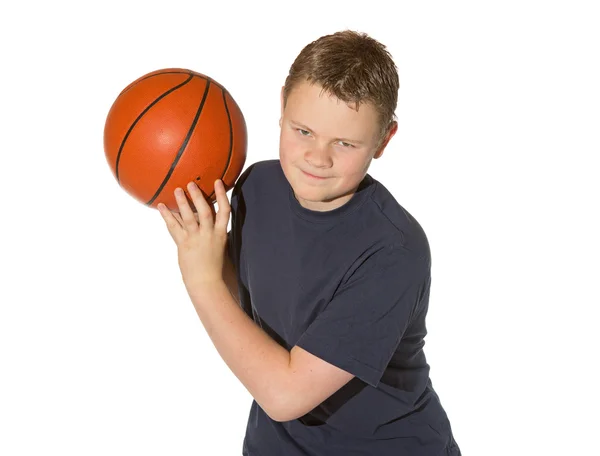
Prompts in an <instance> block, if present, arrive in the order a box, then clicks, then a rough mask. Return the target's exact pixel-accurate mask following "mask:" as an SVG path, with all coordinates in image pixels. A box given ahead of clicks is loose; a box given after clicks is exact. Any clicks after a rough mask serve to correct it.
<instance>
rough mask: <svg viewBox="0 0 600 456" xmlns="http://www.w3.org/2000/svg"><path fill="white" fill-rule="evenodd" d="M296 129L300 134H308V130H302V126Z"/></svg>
mask: <svg viewBox="0 0 600 456" xmlns="http://www.w3.org/2000/svg"><path fill="white" fill-rule="evenodd" d="M296 131H297V132H298V133H300V136H310V131H308V130H303V129H302V128H296Z"/></svg>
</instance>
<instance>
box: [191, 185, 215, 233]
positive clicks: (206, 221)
mask: <svg viewBox="0 0 600 456" xmlns="http://www.w3.org/2000/svg"><path fill="white" fill-rule="evenodd" d="M188 191H189V192H190V196H191V197H192V201H193V202H194V206H196V211H197V212H198V222H199V223H200V225H201V226H202V225H205V226H212V225H213V211H212V210H211V207H210V205H209V204H208V202H207V201H206V197H205V196H204V193H202V191H201V190H200V189H199V188H198V186H197V185H196V183H195V182H190V183H189V184H188Z"/></svg>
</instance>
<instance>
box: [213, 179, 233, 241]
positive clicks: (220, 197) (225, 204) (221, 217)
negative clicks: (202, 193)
mask: <svg viewBox="0 0 600 456" xmlns="http://www.w3.org/2000/svg"><path fill="white" fill-rule="evenodd" d="M215 194H216V195H217V204H218V205H219V212H217V216H216V221H215V229H218V230H220V231H225V232H226V231H227V223H229V215H230V213H231V206H230V205H229V200H228V199H227V192H226V191H225V185H224V184H223V181H222V180H220V179H218V180H217V181H215Z"/></svg>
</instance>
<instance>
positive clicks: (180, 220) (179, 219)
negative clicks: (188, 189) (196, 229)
mask: <svg viewBox="0 0 600 456" xmlns="http://www.w3.org/2000/svg"><path fill="white" fill-rule="evenodd" d="M172 214H173V217H175V219H176V220H177V221H178V222H179V224H180V225H181V226H183V220H182V219H181V215H179V212H173V213H172Z"/></svg>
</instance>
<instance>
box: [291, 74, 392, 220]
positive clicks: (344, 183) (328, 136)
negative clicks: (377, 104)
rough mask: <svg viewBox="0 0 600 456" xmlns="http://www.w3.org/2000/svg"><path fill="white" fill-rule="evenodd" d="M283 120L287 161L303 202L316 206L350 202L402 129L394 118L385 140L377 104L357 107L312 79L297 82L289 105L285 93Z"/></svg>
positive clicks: (326, 208) (329, 207) (324, 207)
mask: <svg viewBox="0 0 600 456" xmlns="http://www.w3.org/2000/svg"><path fill="white" fill-rule="evenodd" d="M282 95H283V92H282ZM280 124H281V136H280V140H279V158H280V162H281V167H282V169H283V172H284V174H285V176H286V177H287V179H288V181H289V182H290V185H291V187H292V189H293V190H294V195H295V196H296V199H297V200H298V202H299V203H300V205H302V206H303V207H305V208H307V209H310V210H314V211H330V210H333V209H336V208H338V207H340V206H342V205H344V204H345V203H346V202H348V201H349V200H350V198H352V195H353V194H354V193H355V191H356V189H357V188H358V185H359V184H360V183H361V181H362V180H363V178H364V177H365V175H366V174H367V170H368V169H369V165H370V164H371V160H372V159H373V158H379V157H380V156H381V155H382V153H383V150H384V149H385V146H386V145H387V142H388V141H389V140H390V139H391V137H392V136H393V135H394V134H395V133H396V130H397V125H396V124H395V123H394V126H393V128H392V129H391V130H390V132H389V133H388V134H387V135H386V137H385V138H384V140H383V142H381V141H380V138H381V137H380V132H381V129H380V125H379V115H378V113H377V111H376V110H375V108H373V106H372V105H371V104H369V103H362V104H361V105H360V107H359V109H358V111H357V110H356V109H355V107H354V106H349V105H347V104H346V103H345V102H343V101H340V100H339V99H338V98H336V97H335V96H333V95H330V94H328V93H327V92H322V87H321V86H320V85H317V84H310V83H308V82H302V83H299V84H297V85H296V86H295V87H294V88H293V90H292V91H291V92H290V94H289V96H288V99H287V104H286V106H285V107H284V106H283V96H282V102H281V121H280Z"/></svg>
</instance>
